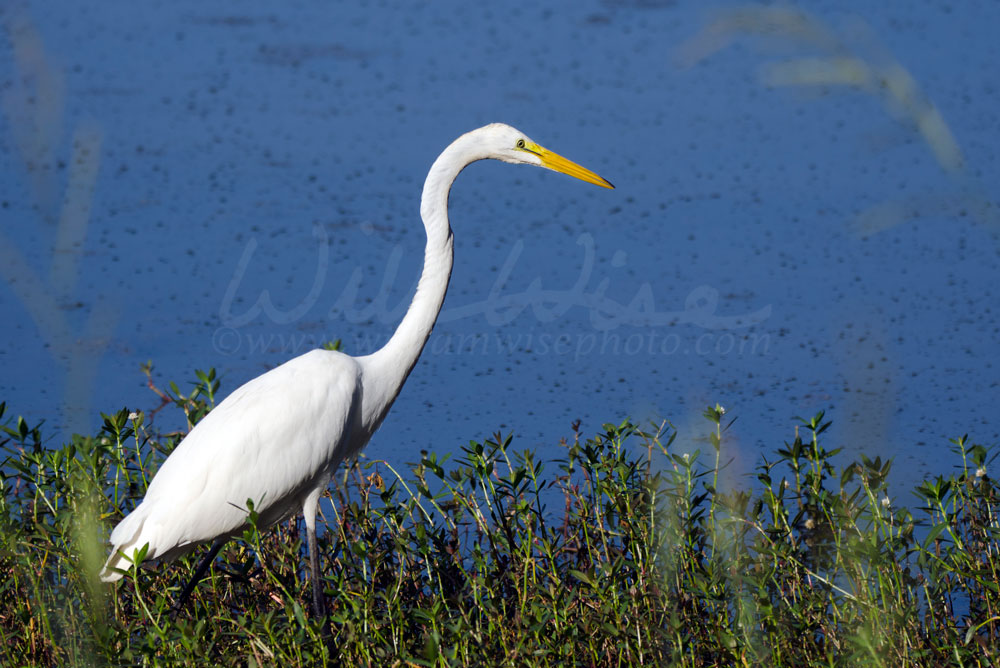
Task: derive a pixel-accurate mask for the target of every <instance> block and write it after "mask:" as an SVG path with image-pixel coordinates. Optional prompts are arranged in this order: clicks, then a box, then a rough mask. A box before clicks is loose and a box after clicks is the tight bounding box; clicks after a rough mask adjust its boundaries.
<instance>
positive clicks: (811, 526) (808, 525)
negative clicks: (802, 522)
mask: <svg viewBox="0 0 1000 668" xmlns="http://www.w3.org/2000/svg"><path fill="white" fill-rule="evenodd" d="M806 528H807V529H815V528H816V521H815V520H814V519H813V518H811V517H810V518H809V519H807V520H806Z"/></svg>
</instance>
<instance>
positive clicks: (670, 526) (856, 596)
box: [0, 370, 1000, 667]
mask: <svg viewBox="0 0 1000 668" xmlns="http://www.w3.org/2000/svg"><path fill="white" fill-rule="evenodd" d="M147 371H148V370H147ZM151 386H152V384H151ZM218 389H219V388H218V381H217V380H216V379H215V374H214V372H209V373H199V374H198V382H197V383H196V384H195V386H194V388H193V389H192V390H191V391H190V392H188V393H187V394H186V395H185V394H182V393H181V392H180V390H179V389H178V388H177V387H176V386H173V385H171V389H170V390H169V391H162V390H158V389H157V392H159V393H160V395H161V397H162V400H163V405H162V406H161V407H160V408H165V409H166V410H177V409H181V410H183V411H184V413H185V415H186V416H187V418H188V425H189V426H190V425H191V424H193V423H194V422H196V421H197V420H198V419H199V418H200V417H202V416H203V415H204V414H205V413H206V411H208V410H209V409H210V407H211V405H212V402H213V401H214V397H215V395H216V393H217V391H218ZM705 417H706V423H705V425H706V429H705V431H706V439H705V441H704V442H705V443H706V444H707V445H705V449H706V452H705V453H704V455H705V456H704V457H699V456H698V455H697V454H696V453H692V455H691V456H685V455H683V454H681V453H682V452H684V451H690V444H684V447H681V444H680V443H678V442H677V439H676V433H675V432H674V430H673V429H672V428H671V427H670V425H669V424H665V425H662V426H661V427H659V428H655V429H650V430H643V429H640V428H639V427H637V426H635V425H633V424H630V423H629V422H625V423H622V424H618V425H611V424H609V425H605V426H604V427H603V429H602V431H601V432H600V433H598V434H596V435H594V436H592V437H585V436H584V435H582V434H580V433H579V432H578V431H577V429H578V427H574V429H573V432H572V433H570V434H568V438H567V440H566V441H564V442H563V443H562V447H561V450H560V452H561V453H562V454H561V457H560V458H559V459H556V460H553V461H546V462H542V461H540V460H538V459H537V458H536V457H535V456H534V455H533V454H532V453H531V452H527V451H517V450H516V449H515V447H514V444H512V442H511V438H510V437H509V436H501V435H494V436H493V437H491V438H489V439H486V440H484V441H483V442H482V443H476V442H472V443H470V444H469V445H468V446H466V447H464V448H463V449H462V453H461V455H460V456H458V457H456V458H454V459H449V458H447V457H439V456H436V455H434V454H433V453H424V454H422V457H421V459H420V461H419V462H415V463H413V464H411V465H408V468H407V467H404V466H403V465H402V463H400V462H391V463H389V462H384V461H373V460H371V459H362V460H361V461H360V462H359V463H356V464H355V465H354V466H352V467H350V468H349V469H347V470H346V471H342V472H341V473H340V474H339V475H338V478H337V484H336V485H335V486H333V487H332V488H331V489H332V493H333V496H334V508H335V511H334V514H333V515H332V516H328V517H327V518H326V525H327V527H328V530H327V531H326V532H325V533H324V534H323V535H322V536H321V537H320V549H321V550H322V557H321V567H322V569H323V571H324V585H325V590H326V594H327V603H328V606H329V608H330V613H329V618H328V619H313V618H311V616H310V614H309V608H308V605H307V602H308V601H309V600H310V598H309V592H310V590H309V583H308V581H307V579H306V577H305V570H306V563H307V560H306V559H305V557H304V548H303V543H302V540H301V531H300V528H301V527H300V526H299V524H298V523H297V522H290V523H284V524H281V525H278V526H276V527H273V528H271V529H270V530H267V531H264V532H258V531H256V530H255V528H254V527H253V526H252V525H251V526H250V527H249V528H248V529H247V531H246V532H245V534H244V536H243V539H242V540H234V541H232V542H230V543H229V544H228V545H227V546H226V548H224V550H223V551H222V552H221V553H220V556H219V558H218V559H217V560H216V563H215V566H214V568H213V569H212V571H211V572H210V575H209V576H208V577H207V578H206V579H205V580H204V581H203V582H202V583H201V584H200V585H199V586H198V588H197V589H196V591H195V594H194V596H193V597H192V600H191V601H190V602H189V604H188V606H187V607H186V608H185V610H184V611H182V612H181V614H179V615H178V616H177V617H176V619H172V618H171V617H170V615H169V609H170V606H171V604H172V603H173V601H174V599H175V597H176V596H177V594H178V592H179V591H180V589H181V588H182V587H183V585H184V584H185V582H186V579H187V577H188V576H189V575H190V573H191V572H192V571H193V569H194V566H195V563H196V561H197V559H198V558H199V556H200V554H201V552H198V553H195V554H194V555H192V556H191V558H190V559H184V560H181V561H179V562H177V563H174V564H166V565H154V566H152V567H151V568H146V567H143V568H142V569H140V570H139V573H138V574H137V575H130V576H129V577H128V578H126V579H125V580H123V581H122V582H119V583H118V584H117V585H116V586H111V585H104V584H102V583H100V582H99V581H98V580H97V577H96V573H97V571H98V569H99V568H100V565H101V563H102V562H103V560H104V558H105V556H106V545H105V543H104V541H105V537H106V536H107V532H108V530H109V528H110V527H111V526H112V525H113V524H114V523H115V522H116V521H117V520H119V519H120V518H121V517H122V516H123V515H124V514H125V513H126V512H127V511H128V510H130V509H131V508H133V507H134V506H135V505H136V504H137V503H138V501H139V500H140V499H141V498H142V496H143V494H144V490H145V488H146V486H147V483H148V481H149V480H150V479H151V477H152V476H153V475H154V474H155V472H156V469H157V467H158V466H159V465H160V463H161V462H162V461H163V459H164V457H165V456H166V455H167V454H168V453H169V452H170V450H171V449H172V448H173V447H175V446H176V444H177V442H178V441H179V439H180V438H181V437H182V435H183V434H181V433H160V432H159V431H157V430H156V429H154V428H153V427H152V426H151V423H150V419H149V416H147V415H143V414H141V413H140V414H132V415H131V416H130V414H129V413H128V412H127V411H121V412H118V413H114V414H111V415H106V416H104V425H103V428H102V430H101V432H100V433H99V434H97V435H94V436H75V437H74V438H73V439H72V441H71V442H70V443H67V444H65V445H62V446H61V447H51V446H43V434H42V431H41V429H40V428H38V427H32V426H31V425H29V424H28V423H27V422H25V421H24V420H22V419H20V418H18V419H16V420H15V419H13V418H12V417H11V416H9V415H4V410H3V407H2V406H0V423H2V425H3V426H2V429H3V433H2V434H0V448H2V451H3V453H4V456H6V461H5V463H4V464H3V465H2V469H0V470H2V471H3V477H2V479H0V486H2V498H0V587H2V589H0V659H2V661H3V663H4V665H53V666H65V665H99V666H104V665H147V664H149V665H198V666H202V665H247V664H250V665H276V666H277V665H280V666H318V665H375V666H393V665H398V666H446V665H460V666H466V665H476V666H480V665H511V666H548V665H584V666H602V667H603V666H634V665H653V666H665V665H676V666H718V665H723V666H756V665H775V666H795V667H799V666H893V667H895V666H938V665H949V666H951V665H954V666H991V665H998V663H1000V650H998V646H1000V642H998V637H1000V592H998V584H997V583H998V580H1000V578H998V567H1000V556H998V550H1000V543H998V528H997V512H998V496H997V488H996V486H995V485H994V483H993V481H992V479H991V478H990V477H989V475H988V474H987V469H988V466H989V464H990V460H991V455H990V453H989V452H988V451H987V450H986V449H985V448H983V447H981V446H979V445H973V444H972V443H971V442H970V441H969V440H968V439H967V438H964V437H963V438H960V439H956V440H955V441H953V442H952V446H951V447H952V449H953V450H954V452H955V463H956V465H957V466H956V468H955V470H956V473H955V474H954V475H951V476H949V477H947V478H945V477H938V478H936V479H934V480H932V481H927V482H924V483H922V484H921V485H919V486H918V487H917V488H916V489H915V490H913V492H914V493H913V494H908V493H904V494H902V495H900V496H896V495H893V496H892V499H893V501H892V502H890V501H889V498H890V496H889V493H890V490H889V489H887V485H886V478H887V475H888V473H889V469H890V463H889V462H882V461H880V460H878V459H876V460H874V461H871V460H868V459H864V458H862V461H861V462H856V463H848V464H847V465H846V466H845V467H843V468H841V469H839V470H837V469H835V468H834V463H835V461H836V455H837V451H836V450H828V449H827V448H826V445H825V443H824V436H823V434H824V431H825V430H826V428H827V427H828V426H829V423H828V422H826V421H825V419H824V416H823V414H822V413H821V414H819V415H817V416H816V417H814V418H812V419H809V420H804V421H802V423H801V424H800V425H798V426H797V427H794V433H793V434H792V435H791V438H789V439H788V440H782V439H781V438H780V437H776V446H775V448H774V449H773V451H771V452H770V453H767V454H766V458H765V459H762V460H761V462H760V464H759V465H758V466H757V468H756V473H755V475H753V476H751V477H749V478H747V479H745V480H744V481H741V482H742V488H739V485H737V489H735V490H730V491H725V492H724V491H721V490H718V489H716V488H717V486H718V485H719V476H720V470H721V469H722V468H723V467H724V465H725V462H726V460H727V455H726V449H727V441H726V429H725V427H726V421H725V420H726V419H725V417H724V415H723V411H722V410H721V409H719V408H718V407H715V408H709V409H708V410H706V412H705ZM792 426H793V425H790V431H791V427H792ZM377 451H378V449H377V446H376V447H375V448H372V451H370V452H369V454H370V455H371V454H377ZM705 460H707V461H708V464H707V465H706V464H705V463H704V461H705ZM397 471H398V473H397ZM904 498H905V499H908V500H911V501H912V503H913V507H912V509H907V508H905V507H903V505H901V502H900V501H898V499H904ZM897 503H900V505H897Z"/></svg>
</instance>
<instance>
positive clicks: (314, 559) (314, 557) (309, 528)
mask: <svg viewBox="0 0 1000 668" xmlns="http://www.w3.org/2000/svg"><path fill="white" fill-rule="evenodd" d="M323 489H324V488H323V487H320V488H318V489H315V490H313V491H312V492H310V493H309V496H307V497H306V498H305V500H304V501H303V503H302V518H303V519H304V520H305V521H306V541H307V545H308V548H309V579H310V580H312V599H313V600H312V604H313V614H314V615H315V616H316V618H317V619H318V618H320V617H323V616H324V615H325V614H326V606H325V605H324V604H323V585H322V583H321V581H320V577H319V549H318V548H317V547H316V513H317V511H318V510H319V496H320V494H321V493H322V492H323Z"/></svg>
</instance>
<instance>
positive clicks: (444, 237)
mask: <svg viewBox="0 0 1000 668" xmlns="http://www.w3.org/2000/svg"><path fill="white" fill-rule="evenodd" d="M473 134H474V133H470V134H466V135H463V136H462V137H459V138H458V139H456V140H455V141H454V142H453V143H452V144H451V145H450V146H449V147H448V148H446V149H445V150H444V152H443V153H441V155H440V156H438V159H437V160H436V161H435V162H434V164H433V165H432V166H431V169H430V172H428V174H427V180H426V181H424V191H423V195H422V197H421V199H420V217H421V218H422V219H423V221H424V229H425V230H426V232H427V246H426V248H425V250H424V268H423V272H422V273H421V275H420V282H419V283H418V284H417V292H416V294H415V295H414V296H413V302H412V303H411V304H410V308H409V309H408V310H407V311H406V315H405V316H403V320H402V322H400V323H399V326H398V327H397V328H396V332H395V333H394V334H393V335H392V338H390V339H389V341H388V342H387V343H386V344H385V346H383V347H382V348H381V349H379V350H377V351H375V352H374V353H372V354H371V355H367V356H366V357H361V358H359V360H358V361H359V362H360V363H361V364H362V367H363V369H364V381H363V382H364V394H363V400H362V405H363V415H364V417H363V419H364V421H365V422H366V423H368V426H369V427H370V428H371V429H375V428H377V427H378V424H379V423H381V421H382V418H384V417H385V414H386V413H387V412H388V410H389V407H390V406H391V405H392V402H393V401H394V400H395V398H396V395H397V394H398V393H399V389H400V388H401V387H402V386H403V383H404V382H406V378H407V377H408V376H409V375H410V371H412V370H413V366H414V365H415V364H416V363H417V359H418V358H419V357H420V353H421V352H422V351H423V349H424V344H426V343H427V339H428V337H430V335H431V330H432V329H433V328H434V323H435V321H436V320H437V317H438V313H440V311H441V305H442V304H443V303H444V296H445V293H446V292H447V291H448V281H449V279H450V278H451V268H452V263H453V260H454V242H453V238H452V233H451V226H450V224H449V223H448V193H449V192H450V191H451V184H452V183H454V181H455V178H456V177H457V176H458V174H459V172H461V171H462V170H463V169H464V168H465V167H466V166H467V165H469V164H470V163H472V162H475V161H476V160H480V159H482V158H485V157H487V156H486V155H485V154H483V153H482V151H481V149H480V147H479V145H478V144H479V143H478V142H477V141H476V139H475V137H474V136H473Z"/></svg>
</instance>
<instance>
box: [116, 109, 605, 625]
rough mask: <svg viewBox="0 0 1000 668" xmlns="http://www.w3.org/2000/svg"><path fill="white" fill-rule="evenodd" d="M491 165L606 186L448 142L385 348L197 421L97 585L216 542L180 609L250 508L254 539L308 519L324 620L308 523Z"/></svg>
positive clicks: (411, 342) (590, 177) (483, 140)
mask: <svg viewBox="0 0 1000 668" xmlns="http://www.w3.org/2000/svg"><path fill="white" fill-rule="evenodd" d="M486 158H492V159H494V160H501V161H503V162H509V163H512V164H520V165H536V166H538V167H545V168H548V169H551V170H554V171H557V172H562V173H564V174H568V175H570V176H574V177H576V178H578V179H582V180H583V181H587V182H589V183H593V184H596V185H598V186H602V187H605V188H613V187H614V186H612V185H611V183H609V182H608V181H606V180H605V179H603V178H601V177H600V176H598V175H597V174H594V173H593V172H591V171H589V170H587V169H584V168H583V167H581V166H580V165H577V164H575V163H573V162H571V161H569V160H567V159H566V158H563V157H562V156H559V155H557V154H555V153H553V152H551V151H549V150H547V149H545V148H542V147H541V146H539V145H538V144H536V143H535V142H533V141H532V140H530V139H529V138H528V137H526V136H525V135H523V134H522V133H521V132H519V131H518V130H516V129H514V128H512V127H510V126H509V125H504V124H502V123H494V124H491V125H487V126H485V127H482V128H479V129H478V130H473V131H472V132H469V133H467V134H464V135H462V136H461V137H459V138H458V139H456V140H455V141H454V142H453V143H452V144H451V145H450V146H448V148H446V149H445V150H444V152H443V153H441V155H440V156H438V159H437V160H436V161H435V162H434V164H433V165H432V166H431V169H430V172H428V174H427V179H426V181H425V182H424V189H423V195H422V197H421V200H420V216H421V218H422V219H423V223H424V228H425V230H426V232H427V245H426V248H425V250H424V266H423V272H422V273H421V276H420V282H419V283H418V285H417V290H416V294H415V295H414V296H413V301H412V303H411V304H410V308H409V310H407V312H406V315H405V316H404V317H403V320H402V322H400V324H399V326H398V327H397V328H396V331H395V333H394V334H393V336H392V338H391V339H389V341H388V342H387V343H386V344H385V346H384V347H382V348H381V349H380V350H378V351H376V352H374V353H372V354H370V355H365V356H363V357H351V356H349V355H345V354H343V353H340V352H335V351H328V350H313V351H311V352H308V353H306V354H304V355H301V356H299V357H296V358H295V359H292V360H290V361H288V362H286V363H284V364H282V365H281V366H279V367H276V368H274V369H272V370H270V371H268V372H267V373H265V374H263V375H261V376H258V377H257V378H254V379H253V380H251V381H249V382H248V383H246V384H245V385H243V386H242V387H240V388H238V389H237V390H236V391H234V392H233V393H232V394H231V395H229V396H228V397H227V398H226V399H225V400H224V401H222V402H221V403H220V404H219V405H218V406H216V407H215V409H214V410H212V411H211V412H210V413H209V414H208V415H206V416H205V417H204V418H203V419H202V420H201V421H200V422H199V423H198V424H197V425H195V427H194V428H193V429H192V430H191V432H190V433H189V434H188V435H187V436H186V437H185V438H184V440H182V441H181V442H180V444H179V445H178V446H177V448H176V449H175V450H174V451H173V452H172V453H171V454H170V456H169V457H167V460H166V461H165V462H164V463H163V465H162V466H161V467H160V470H159V471H158V472H157V473H156V475H155V477H154V478H153V480H152V482H151V483H150V484H149V489H148V490H147V491H146V496H145V498H144V499H143V501H142V503H140V504H139V505H138V506H137V507H136V508H135V510H133V511H132V512H131V513H130V514H129V515H128V516H127V517H125V518H124V519H123V520H122V521H121V522H120V523H119V524H118V526H116V527H115V529H114V531H112V533H111V539H110V542H111V545H112V548H113V549H112V551H111V555H110V557H108V560H107V562H106V563H105V565H104V568H103V569H102V570H101V573H100V577H101V579H102V580H104V581H105V582H114V581H116V580H118V579H120V578H121V577H122V575H123V573H124V572H125V571H127V570H128V569H129V568H130V567H131V566H132V564H133V562H134V561H135V553H136V551H137V550H138V549H141V548H142V547H143V546H144V545H148V548H147V552H146V555H145V559H147V560H149V559H162V560H171V559H174V558H176V557H178V556H180V555H182V554H185V553H187V552H189V551H191V550H192V549H194V548H195V547H196V546H198V545H200V544H202V543H207V542H211V541H214V543H215V544H214V545H213V549H212V551H211V552H210V553H209V554H208V555H207V556H206V558H205V560H204V561H203V562H202V565H201V567H199V569H198V572H197V573H196V575H195V576H194V578H193V579H192V582H191V583H190V584H189V585H188V588H187V589H186V590H185V592H184V593H182V594H181V597H180V599H179V601H178V605H180V604H182V603H183V601H184V599H185V598H186V597H187V594H188V593H189V592H190V590H191V588H193V586H194V584H195V583H196V582H197V580H198V579H200V577H201V575H202V574H203V573H204V568H207V566H208V564H209V562H210V561H211V560H212V559H213V558H214V557H215V554H216V553H217V552H218V549H219V548H221V547H222V545H223V544H224V543H225V542H226V541H227V540H228V539H229V538H231V537H232V536H234V535H236V534H238V533H240V532H241V531H242V530H243V529H244V528H245V527H246V524H247V516H248V511H247V500H248V499H250V500H252V501H253V506H254V510H255V511H256V512H257V513H258V516H259V517H258V526H259V527H260V528H261V529H263V528H265V527H267V526H269V525H271V524H274V523H275V522H279V521H281V520H283V519H285V518H287V517H290V516H291V515H293V514H294V513H296V512H297V511H298V510H299V509H301V510H302V513H303V515H304V517H305V523H306V530H307V539H308V549H309V562H310V570H311V573H310V576H311V579H312V589H313V610H314V611H315V613H316V614H317V616H321V615H322V611H323V605H322V596H321V588H320V584H319V561H318V556H317V553H316V513H317V506H318V503H319V498H320V495H321V494H322V493H323V491H324V490H325V489H326V488H327V486H328V485H329V483H330V481H331V479H332V478H333V474H334V472H335V470H336V468H337V466H338V465H339V464H340V463H341V462H342V461H344V460H345V459H348V458H349V457H351V456H353V455H355V454H357V452H358V451H359V450H361V448H363V447H364V446H365V444H366V443H368V439H370V438H371V436H372V434H373V433H374V432H375V430H376V429H378V427H379V425H380V424H382V420H383V419H384V418H385V416H386V413H388V412H389V408H390V407H391V406H392V403H393V401H395V399H396V396H397V395H398V394H399V391H400V388H402V386H403V383H404V382H406V378H407V376H409V375H410V371H412V370H413V366H414V365H415V364H416V363H417V358H418V357H420V352H421V351H422V350H423V348H424V344H425V343H426V342H427V339H428V337H429V336H430V333H431V329H432V328H433V327H434V322H435V321H436V320H437V317H438V312H439V311H440V310H441V304H442V303H443V302H444V297H445V293H446V292H447V290H448V281H449V279H450V277H451V268H452V261H453V258H454V252H453V245H454V244H453V238H452V231H451V226H450V224H449V222H448V193H449V191H450V190H451V185H452V183H453V182H454V181H455V178H456V177H457V176H458V174H459V172H461V171H462V170H463V169H464V168H465V167H466V166H468V165H469V164H470V163H473V162H475V161H477V160H483V159H486Z"/></svg>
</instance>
